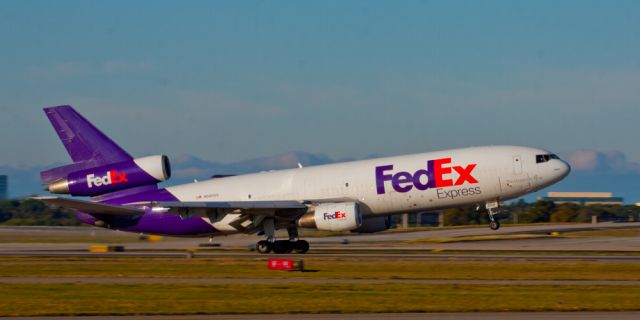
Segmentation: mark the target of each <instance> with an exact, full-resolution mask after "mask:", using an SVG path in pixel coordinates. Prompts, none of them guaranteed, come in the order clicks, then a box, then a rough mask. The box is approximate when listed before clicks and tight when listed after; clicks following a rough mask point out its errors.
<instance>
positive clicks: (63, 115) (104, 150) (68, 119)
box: [40, 106, 133, 184]
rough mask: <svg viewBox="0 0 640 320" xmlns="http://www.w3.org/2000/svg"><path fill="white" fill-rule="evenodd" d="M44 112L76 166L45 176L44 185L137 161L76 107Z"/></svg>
mask: <svg viewBox="0 0 640 320" xmlns="http://www.w3.org/2000/svg"><path fill="white" fill-rule="evenodd" d="M44 112H45V113H46V114H47V117H48V118H49V121H51V124H52V125H53V128H54V129H55V130H56V133H57V134H58V136H59V137H60V140H61V141H62V143H63V144H64V146H65V148H66V149H67V152H68V153H69V155H70V156H71V159H73V162H74V163H73V164H71V165H66V166H62V167H57V168H53V169H51V170H47V171H43V172H41V173H40V177H41V180H42V183H44V184H50V183H52V182H54V181H57V180H59V179H62V178H64V177H66V176H67V174H69V173H70V172H73V171H78V170H83V169H87V168H91V167H97V166H102V165H107V164H111V163H117V162H123V161H127V160H131V159H133V158H132V157H131V156H130V155H129V154H128V153H127V152H126V151H124V150H123V149H122V148H120V146H118V145H117V144H116V143H115V142H113V141H112V140H111V139H109V137H107V136H106V135H105V134H104V133H102V132H101V131H100V130H98V128H96V127H95V126H94V125H93V124H91V123H90V122H89V121H87V119H85V118H84V117H83V116H82V115H80V114H79V113H78V112H76V110H74V109H73V107H71V106H58V107H50V108H44Z"/></svg>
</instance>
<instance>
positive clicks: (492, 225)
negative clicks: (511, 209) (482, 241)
mask: <svg viewBox="0 0 640 320" xmlns="http://www.w3.org/2000/svg"><path fill="white" fill-rule="evenodd" d="M489 228H491V230H498V229H500V221H498V220H494V221H491V223H489Z"/></svg>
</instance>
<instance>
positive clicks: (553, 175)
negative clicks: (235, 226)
mask: <svg viewBox="0 0 640 320" xmlns="http://www.w3.org/2000/svg"><path fill="white" fill-rule="evenodd" d="M540 155H547V159H546V160H547V161H544V162H539V161H536V157H537V156H540ZM549 155H551V153H550V152H549V151H546V150H542V149H536V148H527V147H517V146H488V147H473V148H464V149H454V150H445V151H436V152H428V153H421V154H414V155H406V156H397V157H387V158H379V159H371V160H362V161H353V162H345V163H337V164H329V165H320V166H313V167H305V168H296V169H288V170H279V171H269V172H260V173H254V174H246V175H240V176H231V177H225V178H217V179H211V180H207V181H202V182H196V183H190V184H185V185H179V186H174V187H169V188H167V190H168V191H169V192H171V194H173V195H174V196H175V197H176V198H178V199H179V201H187V202H190V201H196V202H197V201H209V202H213V201H261V200H298V201H325V202H326V201H334V200H335V201H355V202H357V203H359V205H360V210H361V212H362V214H363V215H364V216H365V217H367V216H382V215H391V214H397V213H403V212H411V211H429V210H438V209H444V208H450V207H456V206H462V205H469V204H480V203H486V202H492V201H503V200H508V199H513V198H517V197H520V196H523V195H525V194H527V193H530V192H532V191H536V190H539V189H541V188H544V187H546V186H549V185H551V184H553V183H555V182H557V181H559V180H561V179H562V178H564V177H565V176H566V175H567V174H568V173H569V171H570V167H569V165H568V164H567V163H566V162H564V161H562V160H560V159H558V158H557V157H555V158H552V159H549V157H548V156H549ZM554 156H555V155H554ZM447 159H450V162H448V160H447ZM430 160H434V161H433V162H432V164H431V168H430V167H429V165H428V161H430ZM391 166H392V167H391Z"/></svg>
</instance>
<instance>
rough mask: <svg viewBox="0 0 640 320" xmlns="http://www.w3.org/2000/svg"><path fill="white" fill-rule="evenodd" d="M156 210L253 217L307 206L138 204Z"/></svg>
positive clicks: (295, 203)
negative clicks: (239, 213) (236, 212)
mask: <svg viewBox="0 0 640 320" xmlns="http://www.w3.org/2000/svg"><path fill="white" fill-rule="evenodd" d="M136 205H145V206H150V207H154V208H166V209H168V210H167V212H168V213H172V214H180V215H201V216H206V215H209V214H210V213H212V212H220V211H222V212H232V211H239V212H241V213H243V214H246V215H251V216H273V215H274V214H275V213H276V212H280V213H282V214H284V215H288V214H287V213H296V212H298V211H299V210H305V211H306V210H307V206H306V205H305V204H304V203H302V202H298V201H216V202H198V201H194V202H162V201H160V202H147V203H136Z"/></svg>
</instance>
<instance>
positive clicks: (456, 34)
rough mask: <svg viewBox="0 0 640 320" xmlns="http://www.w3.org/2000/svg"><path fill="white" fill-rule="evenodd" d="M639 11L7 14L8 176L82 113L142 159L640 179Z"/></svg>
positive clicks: (151, 9)
mask: <svg viewBox="0 0 640 320" xmlns="http://www.w3.org/2000/svg"><path fill="white" fill-rule="evenodd" d="M638 17H640V2H639V1H527V2H524V1H313V2H312V1H108V2H107V1H100V2H99V1H55V2H52V1H0V43H1V46H0V97H1V99H0V115H1V116H0V136H1V137H2V138H1V139H0V150H3V152H1V153H0V164H2V165H11V166H30V165H35V164H50V163H54V162H66V161H67V159H68V156H67V155H66V153H65V152H64V149H63V148H62V146H61V144H60V142H59V141H58V140H57V138H56V137H55V135H54V132H53V130H52V129H51V127H50V126H49V124H48V122H47V121H46V118H45V117H44V114H43V113H42V111H41V108H42V107H44V106H51V105H59V104H71V105H74V106H75V107H76V108H77V109H78V110H79V111H80V112H82V113H83V114H85V116H87V117H88V118H89V119H91V120H92V121H94V123H95V124H96V125H97V126H98V127H100V128H102V129H103V131H105V132H106V133H107V134H108V135H110V136H111V137H112V138H114V140H116V141H117V142H119V143H120V144H121V145H122V146H123V147H124V148H125V149H127V150H128V151H130V153H132V154H134V155H147V154H157V153H165V154H168V155H170V156H173V157H177V156H179V155H183V154H190V155H195V156H198V157H200V158H203V159H208V160H212V161H220V162H231V161H237V160H242V159H248V158H256V157H260V156H264V155H272V154H277V153H281V152H286V151H290V150H304V151H308V152H315V153H325V154H328V155H330V156H331V157H334V158H344V157H355V158H360V157H365V156H367V155H370V154H382V155H391V154H404V153H415V152H422V151H429V150H435V149H443V148H452V147H462V146H471V145H485V144H517V145H529V146H537V147H543V148H547V149H550V150H553V151H556V152H559V153H565V154H568V153H572V152H574V151H576V150H585V149H586V150H597V151H603V152H609V151H622V152H623V153H624V154H626V156H627V158H628V160H629V161H632V162H639V161H640V146H638V142H637V137H638V136H639V135H638V127H637V126H638V123H639V120H640V37H639V34H638V31H639V30H640V19H638Z"/></svg>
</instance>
